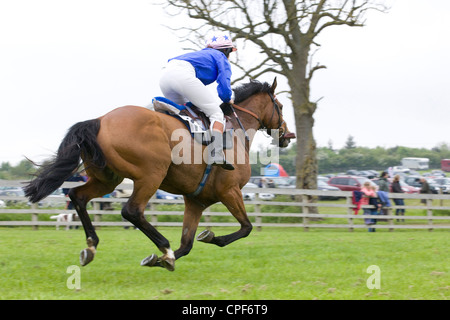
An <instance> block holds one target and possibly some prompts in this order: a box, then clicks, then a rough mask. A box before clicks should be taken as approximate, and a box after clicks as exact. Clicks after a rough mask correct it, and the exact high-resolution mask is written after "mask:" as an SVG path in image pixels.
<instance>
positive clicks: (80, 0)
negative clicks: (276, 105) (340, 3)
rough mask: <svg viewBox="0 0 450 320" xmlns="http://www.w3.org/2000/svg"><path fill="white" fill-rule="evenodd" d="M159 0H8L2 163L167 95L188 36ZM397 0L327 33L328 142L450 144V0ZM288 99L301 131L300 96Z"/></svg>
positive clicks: (0, 69)
mask: <svg viewBox="0 0 450 320" xmlns="http://www.w3.org/2000/svg"><path fill="white" fill-rule="evenodd" d="M155 2H157V1H154V0H153V1H152V0H146V1H145V0H126V1H125V0H76V1H73V0H39V1H35V0H0V108H1V124H0V137H1V140H0V162H5V161H9V162H10V163H12V164H17V163H18V162H19V161H20V160H22V159H23V157H24V156H28V157H30V158H31V159H35V160H38V161H40V160H43V159H44V158H46V157H48V156H50V155H51V154H52V153H53V152H54V151H55V150H56V149H57V148H58V145H59V143H60V142H61V140H62V138H63V137H64V135H65V133H66V132H67V129H68V128H69V127H70V126H71V125H72V124H74V123H75V122H78V121H82V120H87V119H91V118H96V117H99V116H101V115H103V114H105V113H106V112H108V111H110V110H112V109H113V108H115V107H119V106H123V105H127V104H133V105H140V106H145V105H147V104H148V103H149V102H150V101H151V99H152V97H154V96H157V95H160V94H161V93H160V89H159V86H158V78H159V74H160V71H161V68H162V67H163V66H164V65H165V62H166V61H167V59H168V58H171V57H173V56H175V55H178V54H180V53H182V48H183V46H185V44H183V43H180V41H179V39H178V38H177V37H176V35H174V34H173V33H172V32H171V31H169V30H168V29H167V28H166V27H164V26H163V24H166V25H170V21H171V19H175V18H171V17H169V16H167V15H165V14H164V13H163V10H162V9H161V8H160V7H158V6H156V5H153V3H155ZM391 3H392V8H391V10H390V12H389V13H388V14H380V13H376V14H375V13H374V14H371V15H369V16H368V19H367V26H366V27H364V28H349V27H337V28H330V29H328V30H327V31H326V32H324V33H323V34H322V35H321V37H320V38H319V42H320V43H321V44H322V47H321V49H320V50H319V51H318V52H317V54H316V55H315V61H317V62H320V63H322V64H324V65H326V66H327V67H328V68H327V69H325V70H320V71H318V72H317V73H316V74H315V78H314V79H313V83H312V95H313V98H314V99H319V98H321V97H323V99H322V100H320V102H319V107H318V110H317V112H316V114H315V120H316V121H315V129H314V134H315V137H316V140H317V143H318V146H326V145H328V142H329V141H331V142H332V144H333V146H334V147H335V148H340V147H342V146H343V145H344V143H345V141H346V139H347V137H348V136H349V135H352V136H353V137H354V138H355V141H356V144H357V145H359V146H366V147H376V146H383V147H391V146H396V145H402V146H408V147H425V148H432V147H434V146H436V145H437V144H439V143H442V142H446V143H450V134H449V133H448V132H449V129H448V128H449V125H448V124H449V121H450V119H449V118H450V117H449V115H450V98H449V91H450V86H449V85H450V81H449V78H450V77H449V74H450V62H449V59H448V55H449V51H450V41H449V39H450V37H449V36H448V34H449V32H450V20H449V19H448V17H449V14H450V1H448V0H426V1H425V0H396V1H391ZM241 54H243V53H241ZM261 80H263V81H272V79H268V78H262V79H261ZM281 83H283V82H282V81H281ZM279 89H280V90H282V89H283V88H279ZM284 89H285V88H284ZM279 99H280V100H281V102H282V103H283V104H284V105H285V107H286V108H285V109H286V110H285V116H286V118H287V121H288V125H289V127H290V128H291V130H293V129H294V122H293V111H292V107H291V106H290V101H289V99H288V98H287V96H286V95H283V94H282V95H280V96H279ZM268 142H270V139H269V140H268ZM411 156H414V155H411Z"/></svg>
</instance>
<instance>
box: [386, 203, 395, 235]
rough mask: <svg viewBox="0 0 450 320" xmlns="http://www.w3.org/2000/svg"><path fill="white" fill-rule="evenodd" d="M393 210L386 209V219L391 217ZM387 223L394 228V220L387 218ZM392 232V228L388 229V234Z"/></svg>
mask: <svg viewBox="0 0 450 320" xmlns="http://www.w3.org/2000/svg"><path fill="white" fill-rule="evenodd" d="M393 211H394V210H393V209H392V207H388V208H387V214H388V217H390V216H392V212H393ZM388 220H389V221H388V223H389V226H394V218H388ZM392 231H394V228H389V232H392Z"/></svg>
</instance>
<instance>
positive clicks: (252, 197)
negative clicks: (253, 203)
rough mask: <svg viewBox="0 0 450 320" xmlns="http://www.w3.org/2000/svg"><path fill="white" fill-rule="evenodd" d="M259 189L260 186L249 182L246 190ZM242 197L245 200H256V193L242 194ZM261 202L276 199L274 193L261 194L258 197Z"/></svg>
mask: <svg viewBox="0 0 450 320" xmlns="http://www.w3.org/2000/svg"><path fill="white" fill-rule="evenodd" d="M246 187H247V188H258V186H257V185H256V184H254V183H251V182H248V183H247V184H246V185H245V186H244V188H246ZM242 197H243V198H244V200H255V197H256V196H255V193H254V192H242ZM258 198H259V199H261V200H272V199H274V198H275V195H274V194H272V193H259V196H258Z"/></svg>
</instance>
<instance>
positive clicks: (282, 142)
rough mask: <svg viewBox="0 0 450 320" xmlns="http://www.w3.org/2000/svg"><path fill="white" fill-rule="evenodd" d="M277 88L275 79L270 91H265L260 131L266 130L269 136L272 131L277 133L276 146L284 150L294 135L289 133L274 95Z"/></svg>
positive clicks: (281, 109)
mask: <svg viewBox="0 0 450 320" xmlns="http://www.w3.org/2000/svg"><path fill="white" fill-rule="evenodd" d="M276 87H277V78H276V77H275V79H274V80H273V83H272V85H271V86H270V89H269V90H268V91H267V96H268V97H269V99H268V98H267V97H266V104H265V106H264V108H263V112H262V114H261V123H262V129H267V133H268V134H269V135H271V133H272V130H276V131H277V132H278V145H279V146H280V147H281V148H285V147H287V146H288V145H289V142H290V141H291V139H295V133H293V132H290V131H289V129H288V127H287V124H286V121H284V119H283V104H281V102H280V101H278V99H277V97H276V95H275V89H276Z"/></svg>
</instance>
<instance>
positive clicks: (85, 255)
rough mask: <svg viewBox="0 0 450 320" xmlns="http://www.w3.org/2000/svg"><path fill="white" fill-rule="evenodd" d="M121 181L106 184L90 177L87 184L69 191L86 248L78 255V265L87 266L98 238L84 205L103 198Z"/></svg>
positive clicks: (94, 250) (116, 180)
mask: <svg viewBox="0 0 450 320" xmlns="http://www.w3.org/2000/svg"><path fill="white" fill-rule="evenodd" d="M121 180H122V179H121V178H117V179H115V180H112V181H110V182H109V183H107V182H102V181H100V180H98V179H97V178H95V177H90V179H89V180H88V182H86V183H85V184H84V185H81V186H79V187H76V188H73V189H70V191H69V197H70V199H71V200H72V203H73V205H74V207H75V210H76V211H77V213H78V217H79V218H80V220H81V223H82V224H83V228H84V232H85V233H86V242H87V245H88V247H87V248H86V249H84V250H82V251H81V253H80V264H81V265H82V266H85V265H87V264H88V263H89V262H91V261H92V260H93V259H94V256H95V252H96V248H97V245H98V243H99V238H98V236H97V233H96V232H95V228H94V226H93V225H92V221H91V219H90V218H89V214H88V212H87V210H86V205H87V203H88V202H89V201H90V200H91V199H93V198H96V197H101V196H104V195H105V194H108V193H111V192H112V191H114V188H115V187H116V186H117V185H118V184H119V183H120V181H121Z"/></svg>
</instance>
